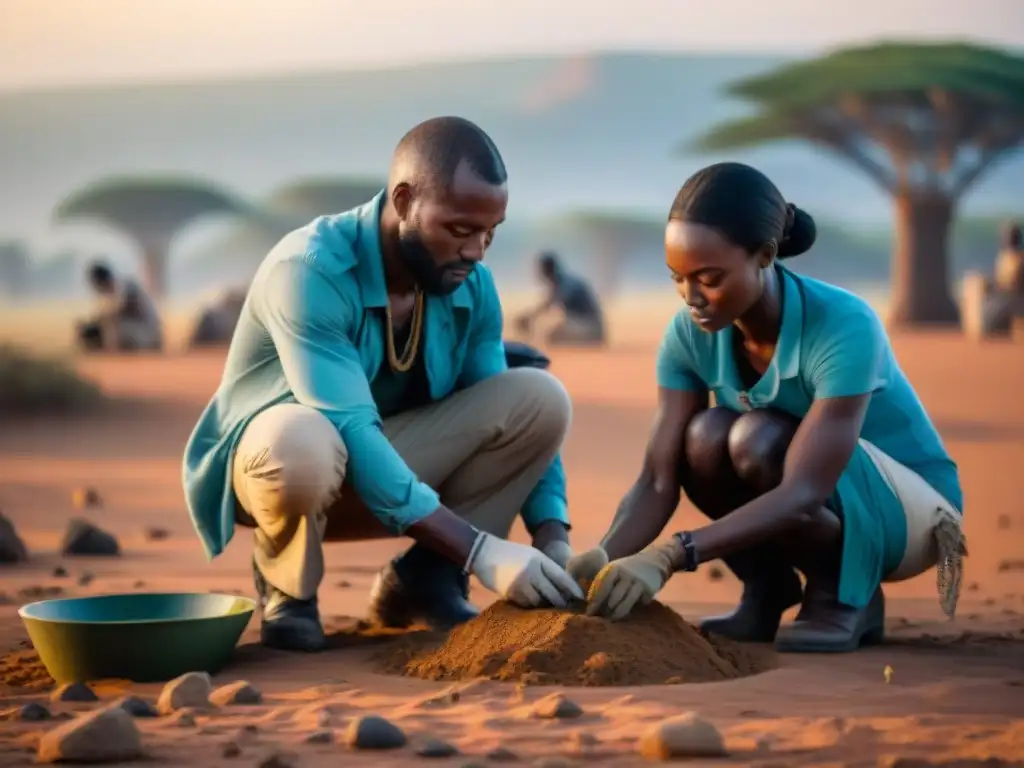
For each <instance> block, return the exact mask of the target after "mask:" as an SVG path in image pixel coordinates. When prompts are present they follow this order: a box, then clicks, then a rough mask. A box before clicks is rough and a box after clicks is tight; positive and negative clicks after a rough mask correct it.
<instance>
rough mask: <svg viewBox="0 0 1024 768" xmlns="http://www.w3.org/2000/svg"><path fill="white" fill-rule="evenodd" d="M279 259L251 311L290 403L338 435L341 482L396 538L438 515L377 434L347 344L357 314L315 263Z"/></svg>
mask: <svg viewBox="0 0 1024 768" xmlns="http://www.w3.org/2000/svg"><path fill="white" fill-rule="evenodd" d="M314 259H315V257H306V259H305V260H292V261H282V262H280V263H279V264H277V265H275V266H274V267H273V268H272V271H271V272H270V273H269V274H267V275H266V276H265V277H264V279H263V281H262V286H261V287H262V290H261V292H260V296H259V301H258V302H257V303H256V306H255V307H254V309H255V310H256V312H257V316H258V317H259V318H260V320H261V321H262V322H263V324H264V326H265V327H266V329H267V332H268V333H269V334H270V336H271V338H272V340H273V342H274V346H275V347H276V349H277V354H278V357H279V358H280V360H281V365H282V367H283V368H284V375H285V377H286V379H287V381H288V385H289V387H290V389H291V390H292V394H293V395H294V396H295V399H296V400H297V401H298V402H299V403H301V404H302V405H306V406H308V407H310V408H315V409H316V410H318V411H319V412H320V413H322V414H323V415H324V416H326V417H327V418H328V419H329V420H330V421H331V423H333V424H334V426H335V427H336V428H337V429H338V432H339V434H340V435H341V439H342V441H343V442H344V443H345V447H346V448H347V449H348V468H347V473H346V479H347V480H348V482H349V483H350V484H351V485H352V487H353V489H354V490H355V492H356V494H357V495H358V496H359V498H360V499H362V501H363V503H364V504H366V506H367V507H368V508H369V510H370V511H371V512H372V513H373V515H374V516H375V517H377V519H379V520H380V521H381V522H382V523H384V524H385V525H386V526H387V527H388V528H390V529H392V530H394V531H395V532H397V533H404V532H405V530H406V529H407V528H408V527H409V526H410V525H412V524H413V523H415V522H416V521H417V520H420V519H422V518H424V517H426V516H427V515H429V514H430V513H431V512H433V511H434V510H436V509H437V507H438V505H439V503H440V502H439V499H438V495H437V493H436V492H435V491H434V490H433V489H432V488H431V487H430V486H428V485H426V484H424V483H421V482H420V481H419V480H418V479H417V478H416V475H415V474H414V473H413V471H412V470H411V469H409V467H408V465H406V463H405V461H403V460H402V457H401V456H399V455H398V453H397V452H396V451H395V449H394V448H393V447H392V446H391V443H390V442H389V441H388V439H387V438H386V437H385V436H384V433H383V432H382V431H381V420H380V415H379V414H378V412H377V408H376V406H375V405H374V402H373V396H372V395H371V393H370V384H369V382H368V381H367V379H366V375H365V373H364V372H363V369H362V365H361V364H360V361H359V354H358V351H357V350H356V348H355V345H354V344H353V343H352V341H351V338H352V330H353V328H354V327H356V325H357V322H358V318H359V314H360V308H359V307H358V305H357V303H356V301H355V300H354V298H353V297H350V296H347V295H345V292H344V291H342V290H340V289H339V288H338V286H336V285H335V284H334V283H333V282H332V281H331V280H329V279H328V278H327V276H326V275H324V274H323V273H322V272H320V270H319V269H318V268H317V267H316V266H315V265H314V264H313V263H311V261H313V260H314Z"/></svg>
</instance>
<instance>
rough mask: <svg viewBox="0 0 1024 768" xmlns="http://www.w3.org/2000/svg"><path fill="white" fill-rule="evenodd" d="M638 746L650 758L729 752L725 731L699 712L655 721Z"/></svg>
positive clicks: (714, 755) (703, 755)
mask: <svg viewBox="0 0 1024 768" xmlns="http://www.w3.org/2000/svg"><path fill="white" fill-rule="evenodd" d="M637 750H638V751H639V752H640V754H641V755H643V756H644V757H646V758H648V759H649V760H669V759H672V758H675V757H723V756H725V754H726V751H725V742H724V741H723V739H722V734H721V733H719V731H718V729H717V728H716V727H715V726H714V724H713V723H711V722H709V721H707V720H705V719H704V718H702V717H701V716H700V715H698V714H697V713H696V712H687V713H686V714H683V715H678V716H676V717H670V718H668V719H667V720H662V721H661V722H660V723H655V724H654V725H652V726H651V727H650V728H648V729H647V730H646V731H645V732H644V733H643V734H642V735H641V736H640V739H639V741H638V742H637Z"/></svg>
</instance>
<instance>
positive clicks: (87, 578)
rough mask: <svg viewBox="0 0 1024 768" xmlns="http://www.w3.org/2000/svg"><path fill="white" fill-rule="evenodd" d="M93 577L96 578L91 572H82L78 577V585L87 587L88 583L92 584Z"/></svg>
mask: <svg viewBox="0 0 1024 768" xmlns="http://www.w3.org/2000/svg"><path fill="white" fill-rule="evenodd" d="M95 578H96V577H95V576H93V575H92V574H91V573H89V572H88V571H86V572H85V573H83V574H82V575H81V576H79V577H78V586H80V587H88V586H89V585H90V584H92V582H93V579H95Z"/></svg>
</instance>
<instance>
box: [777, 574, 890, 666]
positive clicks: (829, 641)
mask: <svg viewBox="0 0 1024 768" xmlns="http://www.w3.org/2000/svg"><path fill="white" fill-rule="evenodd" d="M837 592H838V590H837V588H836V585H835V584H834V583H832V582H831V581H825V582H817V583H815V582H814V581H808V584H807V592H806V594H805V596H804V602H803V605H802V606H801V608H800V613H798V614H797V616H796V619H795V620H794V621H793V623H792V624H790V625H788V626H785V627H782V628H781V629H780V630H779V634H778V636H777V637H776V638H775V648H776V650H778V651H780V652H781V653H849V652H850V651H855V650H857V649H858V648H860V646H861V645H868V644H872V643H880V642H882V639H883V638H884V636H885V596H884V595H883V594H882V588H881V587H877V588H876V589H875V593H874V594H873V595H872V596H871V600H870V601H869V602H868V604H867V605H866V606H864V607H863V608H851V607H850V606H848V605H843V604H842V603H840V602H839V600H838V599H837V597H836V594H837Z"/></svg>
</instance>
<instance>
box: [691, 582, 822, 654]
mask: <svg viewBox="0 0 1024 768" xmlns="http://www.w3.org/2000/svg"><path fill="white" fill-rule="evenodd" d="M801 595H802V593H801V588H800V579H799V578H798V577H797V575H796V573H795V572H794V571H793V569H792V568H790V569H787V570H784V571H781V572H779V575H778V576H777V578H772V579H759V580H751V581H747V582H745V583H744V584H743V596H742V597H741V598H740V604H739V605H738V606H737V608H736V610H735V611H733V612H732V613H727V614H725V615H722V616H711V617H709V618H706V619H704V620H703V621H701V623H700V628H701V629H702V630H704V631H705V632H711V633H714V634H716V635H721V636H722V637H727V638H729V639H730V640H736V641H737V642H741V643H770V642H772V640H774V639H775V633H776V632H777V631H778V629H779V623H780V622H781V621H782V614H783V613H785V612H786V611H787V610H788V609H789V608H792V607H793V606H794V605H796V604H797V603H799V602H800V598H801Z"/></svg>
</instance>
